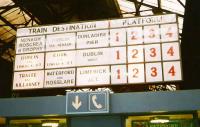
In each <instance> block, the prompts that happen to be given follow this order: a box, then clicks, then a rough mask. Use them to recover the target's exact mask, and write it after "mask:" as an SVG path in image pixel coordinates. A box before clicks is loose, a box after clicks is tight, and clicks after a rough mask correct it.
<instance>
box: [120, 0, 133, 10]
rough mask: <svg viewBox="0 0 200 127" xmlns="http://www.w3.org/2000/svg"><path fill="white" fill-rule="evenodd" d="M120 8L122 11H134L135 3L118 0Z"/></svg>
mask: <svg viewBox="0 0 200 127" xmlns="http://www.w3.org/2000/svg"><path fill="white" fill-rule="evenodd" d="M118 3H119V7H120V10H122V11H124V12H135V5H134V3H133V2H130V1H127V0H118Z"/></svg>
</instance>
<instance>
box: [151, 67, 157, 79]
mask: <svg viewBox="0 0 200 127" xmlns="http://www.w3.org/2000/svg"><path fill="white" fill-rule="evenodd" d="M151 76H152V77H156V76H157V68H156V67H152V68H151Z"/></svg>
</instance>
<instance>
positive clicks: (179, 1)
mask: <svg viewBox="0 0 200 127" xmlns="http://www.w3.org/2000/svg"><path fill="white" fill-rule="evenodd" d="M177 1H178V2H179V3H180V4H181V5H182V6H183V7H184V8H185V5H184V4H183V2H181V1H180V0H177Z"/></svg>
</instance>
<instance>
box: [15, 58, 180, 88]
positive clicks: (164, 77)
mask: <svg viewBox="0 0 200 127" xmlns="http://www.w3.org/2000/svg"><path fill="white" fill-rule="evenodd" d="M180 80H182V72H181V63H180V61H173V62H156V63H145V64H142V63H140V64H128V65H111V66H95V67H80V68H77V69H76V68H67V69H53V70H37V71H25V72H14V82H13V89H14V90H17V89H37V88H55V87H75V86H96V85H117V84H119V85H120V84H142V83H158V82H169V81H180ZM75 84H76V85H75Z"/></svg>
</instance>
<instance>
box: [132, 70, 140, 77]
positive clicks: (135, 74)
mask: <svg viewBox="0 0 200 127" xmlns="http://www.w3.org/2000/svg"><path fill="white" fill-rule="evenodd" d="M138 74H139V70H138V68H134V69H133V78H138Z"/></svg>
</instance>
